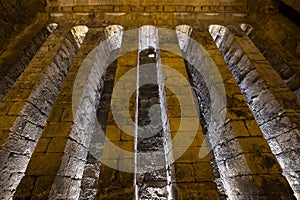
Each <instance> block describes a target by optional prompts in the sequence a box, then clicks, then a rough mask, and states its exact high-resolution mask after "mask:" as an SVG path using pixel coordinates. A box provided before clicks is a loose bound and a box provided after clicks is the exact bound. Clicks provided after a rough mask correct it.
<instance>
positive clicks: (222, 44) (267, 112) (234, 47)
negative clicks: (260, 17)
mask: <svg viewBox="0 0 300 200" xmlns="http://www.w3.org/2000/svg"><path fill="white" fill-rule="evenodd" d="M209 32H210V34H211V36H212V38H213V39H214V40H215V42H216V44H217V47H218V48H219V50H220V52H221V53H222V55H223V57H224V59H225V61H226V63H227V65H228V67H229V69H230V71H231V73H232V74H233V76H234V78H235V80H236V82H237V83H238V85H239V87H240V89H241V91H242V93H243V94H244V96H245V98H246V101H247V102H248V104H249V107H250V109H251V110H252V112H253V115H254V117H255V119H256V121H257V123H258V125H259V126H260V129H261V131H262V133H263V135H264V138H265V139H266V141H267V142H268V144H269V146H270V148H271V150H272V153H273V154H274V155H275V157H276V158H277V161H278V162H279V164H280V166H281V168H282V170H283V175H284V176H285V177H286V179H287V180H288V182H289V184H290V186H291V187H292V189H293V191H294V195H295V196H296V197H297V198H298V196H299V191H298V189H297V185H299V182H298V181H297V180H296V179H295V177H299V174H298V170H299V167H300V166H299V164H298V163H299V147H298V146H299V128H297V127H299V125H298V124H299V120H297V119H296V118H295V117H294V116H295V115H297V113H299V108H300V107H299V104H298V102H297V100H296V97H295V96H294V94H293V93H291V91H290V90H289V89H288V88H287V86H286V85H285V84H284V82H283V81H282V79H281V78H280V77H279V75H278V74H277V73H276V72H275V71H274V70H273V68H272V67H271V66H269V63H268V62H267V61H266V60H265V58H264V57H263V55H262V54H260V53H259V52H258V49H257V48H256V47H255V46H254V45H253V43H251V42H250V41H249V38H248V37H245V36H243V35H234V34H233V33H232V32H231V30H229V29H228V28H226V27H224V26H221V25H210V27H209ZM254 54H255V55H256V56H255V57H253V55H254ZM265 70H268V73H264V72H265ZM271 80H272V82H271ZM275 80H276V81H275ZM276 88H280V90H281V91H280V93H281V94H280V95H279V93H278V91H277V90H276ZM283 96H285V97H289V99H290V102H293V103H287V102H286V99H285V100H283V99H282V98H283ZM289 138H294V139H292V140H291V143H290V144H289V146H286V145H285V141H287V140H290V139H289Z"/></svg>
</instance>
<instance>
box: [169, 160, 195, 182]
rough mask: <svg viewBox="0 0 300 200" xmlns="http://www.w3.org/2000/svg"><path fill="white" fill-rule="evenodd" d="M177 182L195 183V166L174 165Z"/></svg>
mask: <svg viewBox="0 0 300 200" xmlns="http://www.w3.org/2000/svg"><path fill="white" fill-rule="evenodd" d="M174 166H175V171H176V181H177V182H185V183H186V182H188V183H193V182H195V178H194V177H195V174H194V171H193V164H176V163H175V164H174Z"/></svg>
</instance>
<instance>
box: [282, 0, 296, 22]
mask: <svg viewBox="0 0 300 200" xmlns="http://www.w3.org/2000/svg"><path fill="white" fill-rule="evenodd" d="M279 12H280V13H282V14H283V15H284V16H286V17H287V18H288V19H289V20H291V21H292V22H294V23H295V24H297V25H298V26H300V13H299V12H298V11H296V10H295V9H293V8H292V7H290V6H288V5H287V4H285V3H284V2H282V1H279Z"/></svg>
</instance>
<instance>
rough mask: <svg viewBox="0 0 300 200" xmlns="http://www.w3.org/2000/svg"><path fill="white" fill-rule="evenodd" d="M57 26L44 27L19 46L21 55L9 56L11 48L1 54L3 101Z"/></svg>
mask: <svg viewBox="0 0 300 200" xmlns="http://www.w3.org/2000/svg"><path fill="white" fill-rule="evenodd" d="M56 28H57V24H55V23H53V24H48V25H47V26H45V27H43V28H42V29H41V30H40V31H39V32H38V33H37V34H36V35H35V36H34V37H33V38H32V40H31V41H30V42H29V43H28V44H27V45H25V46H22V47H21V48H20V47H19V48H20V49H23V51H22V52H21V54H20V55H16V58H12V57H11V56H10V55H9V57H8V55H7V54H11V53H12V52H10V51H11V49H8V50H7V52H5V53H4V54H2V55H1V70H0V75H1V77H3V78H2V79H1V80H0V91H1V93H0V101H2V99H3V97H4V96H5V95H6V93H7V92H8V90H9V89H10V88H11V87H12V86H13V84H14V83H15V81H16V80H17V79H18V78H19V76H20V75H21V74H22V73H23V71H24V69H25V68H26V67H27V65H28V64H29V63H30V61H31V60H32V58H33V57H34V56H35V54H36V53H37V51H38V50H39V48H40V47H41V46H42V45H43V43H44V42H45V41H46V40H47V38H48V37H49V35H50V34H51V33H52V32H53V31H54V30H55V29H56ZM31 34H32V33H31ZM22 40H26V38H24V37H22ZM14 50H15V51H16V52H14V53H17V52H18V50H17V49H14Z"/></svg>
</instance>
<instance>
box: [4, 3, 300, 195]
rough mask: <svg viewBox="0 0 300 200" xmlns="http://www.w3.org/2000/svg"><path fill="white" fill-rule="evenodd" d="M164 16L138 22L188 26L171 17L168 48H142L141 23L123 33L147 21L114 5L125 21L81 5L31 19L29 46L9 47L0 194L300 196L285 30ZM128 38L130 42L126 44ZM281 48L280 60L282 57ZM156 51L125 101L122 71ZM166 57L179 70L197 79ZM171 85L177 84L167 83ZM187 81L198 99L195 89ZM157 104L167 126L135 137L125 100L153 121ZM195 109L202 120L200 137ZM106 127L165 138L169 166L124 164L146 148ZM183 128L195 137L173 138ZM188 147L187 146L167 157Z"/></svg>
mask: <svg viewBox="0 0 300 200" xmlns="http://www.w3.org/2000/svg"><path fill="white" fill-rule="evenodd" d="M117 8H119V9H121V7H115V9H117ZM165 8H168V9H171V10H172V9H175V10H176V9H179V8H177V7H174V8H169V7H163V9H165ZM187 8H188V7H185V9H187ZM122 9H125V8H123V7H122ZM126 9H127V8H126ZM130 9H134V8H130ZM147 9H149V8H147ZM153 9H160V8H159V7H156V8H153ZM203 9H204V8H203ZM170 12H171V11H170ZM161 16H163V20H160V19H156V18H155V16H147V17H145V18H141V19H140V21H139V22H138V24H143V25H144V24H149V20H150V19H152V18H154V21H155V23H157V26H156V27H159V25H161V26H163V25H166V24H165V23H167V22H168V20H171V21H172V24H173V22H176V23H178V24H184V23H182V22H186V24H190V25H181V26H177V27H176V26H174V27H170V28H172V29H173V30H174V31H173V32H172V34H169V35H168V34H167V35H164V34H162V35H160V36H159V37H158V38H156V39H159V43H160V44H161V45H162V46H160V47H159V48H161V49H159V48H157V49H153V48H152V49H151V48H149V46H146V48H144V49H143V51H140V52H139V51H137V50H138V44H139V43H138V41H136V43H134V42H132V38H131V37H130V36H134V37H136V35H138V31H136V32H133V34H132V35H130V34H129V35H126V36H124V37H122V34H123V33H124V32H125V30H124V28H123V27H135V28H140V27H141V26H139V25H133V24H132V23H131V22H128V26H126V25H127V24H126V20H128V19H131V17H132V18H133V17H134V16H129V18H127V16H125V17H124V18H123V16H122V15H119V16H117V15H116V16H114V17H111V19H110V21H109V24H120V25H114V26H109V25H108V24H105V25H104V24H103V23H102V22H101V23H99V21H93V20H91V21H89V20H90V18H89V17H90V16H85V15H82V16H79V15H74V16H72V19H70V20H68V19H62V18H60V19H56V20H53V21H54V22H56V23H57V24H58V26H57V28H56V24H52V23H51V22H50V21H48V20H46V21H43V23H40V24H39V25H38V26H39V28H37V27H35V28H33V29H32V33H33V32H34V33H35V34H34V36H33V37H32V38H33V39H32V42H28V43H26V44H27V45H24V46H23V49H22V50H20V51H19V53H20V54H19V55H21V56H20V57H19V58H17V57H16V55H11V59H10V60H11V61H12V60H13V65H11V66H13V68H11V70H12V71H7V73H5V75H6V76H7V77H9V79H7V78H5V79H3V80H2V79H1V81H2V82H1V83H2V85H3V88H4V90H3V91H4V92H3V94H2V95H3V98H2V97H1V98H2V101H1V102H0V146H1V147H0V160H1V163H0V198H1V199H10V198H16V199H25V198H40V199H47V198H49V199H67V198H69V199H86V198H91V199H93V198H95V199H111V198H117V197H120V196H122V198H123V197H124V199H132V197H133V196H134V195H135V196H136V197H151V198H152V197H153V198H154V197H155V198H158V199H161V200H162V199H166V198H170V199H172V198H174V199H176V198H177V197H176V196H177V195H178V197H179V198H180V199H185V198H190V199H200V198H206V197H209V198H210V199H226V198H229V199H247V198H266V199H276V198H278V197H280V198H281V199H295V196H296V198H298V199H299V198H300V196H299V195H300V191H299V180H300V172H299V171H300V166H299V165H300V160H299V158H300V156H299V152H300V150H299V135H300V133H299V131H300V129H299V123H300V121H299V119H300V106H299V103H298V101H297V98H296V95H295V93H293V91H294V92H296V94H298V91H299V85H298V82H299V81H297V80H298V79H297V77H296V76H295V75H294V74H297V73H298V72H297V71H296V70H294V71H292V70H293V69H295V68H297V65H289V62H287V63H282V62H283V61H285V59H286V58H289V59H291V60H294V61H295V62H296V61H297V59H298V58H296V57H297V56H296V55H292V54H291V53H290V52H286V49H285V50H284V49H283V48H282V47H280V48H279V46H278V45H279V43H278V41H277V42H276V41H271V40H268V42H266V43H264V42H261V41H262V40H264V37H260V35H255V30H256V29H257V30H258V31H259V30H260V28H256V27H255V26H253V28H254V30H252V31H249V27H247V28H246V29H244V31H245V32H243V31H242V30H241V29H240V23H236V24H232V23H230V24H226V27H225V26H222V25H211V26H209V25H210V21H205V20H200V19H199V20H197V19H196V18H193V20H192V21H191V20H190V19H189V20H186V21H185V20H184V19H183V18H184V17H182V16H180V17H178V18H176V17H174V16H173V15H172V16H173V18H171V19H168V18H169V17H170V16H171V15H170V14H166V15H163V14H160V15H158V16H157V18H160V17H161ZM139 17H140V15H139ZM58 18H59V17H58ZM53 19H54V18H53ZM143 20H144V21H143ZM246 21H247V20H246ZM120 22H122V23H120ZM188 22H189V23H188ZM97 23H99V24H97ZM159 23H162V24H159ZM48 24H50V25H51V26H47V25H48ZM193 24H194V25H195V26H193ZM245 24H247V22H245ZM121 25H122V26H121ZM151 27H152V26H151ZM153 27H154V26H153ZM250 28H251V27H250ZM51 32H52V33H51ZM158 32H161V33H164V32H163V31H162V29H159V31H158ZM50 33H51V34H50ZM246 33H247V34H246ZM146 35H147V34H146ZM149 37H150V36H149ZM105 39H107V40H106V41H105V42H103V41H104V40H105ZM251 40H252V41H253V42H252V41H251ZM149 41H150V42H149V44H150V43H151V42H154V40H153V41H151V40H149ZM192 41H194V42H192ZM121 43H122V45H124V46H122V45H121ZM99 44H100V45H99ZM166 44H167V45H166ZM198 44H201V45H200V46H199V45H198ZM254 44H255V45H256V46H257V47H256V46H255V45H254ZM273 44H274V45H273ZM126 45H128V46H126ZM143 45H148V43H147V44H146V43H145V44H143ZM164 45H165V46H164ZM150 46H151V45H150ZM270 46H273V48H271V47H270ZM165 47H172V51H174V52H180V53H178V54H175V53H174V52H169V51H167V50H164V48H165ZM277 47H278V48H277ZM128 49H131V50H132V51H130V52H129V53H127V54H125V55H122V54H120V52H121V53H122V52H123V51H124V50H125V51H126V50H128ZM259 51H261V52H263V53H264V54H262V53H261V52H259ZM120 55H121V56H120ZM153 55H154V56H156V57H154V58H153V57H152V56H153ZM264 55H265V57H264ZM272 55H279V56H280V58H281V59H279V60H278V62H277V61H273V60H272V59H271V57H272ZM119 56H120V57H119ZM5 57H7V58H8V57H9V54H5ZM3 58H4V57H3ZM267 60H268V61H269V62H268V61H267ZM111 61H113V62H112V63H110V62H111ZM151 62H155V64H156V68H155V70H153V72H151V73H156V75H157V81H158V82H157V85H155V84H152V85H151V84H150V85H145V86H143V87H141V88H140V89H139V90H138V91H137V94H138V95H135V94H133V95H132V96H131V97H130V99H129V100H128V99H126V98H127V97H125V96H123V95H120V96H117V99H118V100H120V101H119V103H120V102H127V103H128V105H126V106H125V107H126V110H125V108H124V105H121V104H112V103H111V102H114V100H115V99H113V98H114V96H113V92H114V89H115V87H116V85H117V83H118V81H120V79H121V77H122V76H123V75H124V74H125V73H127V72H129V71H130V70H131V69H134V68H135V67H136V66H137V64H138V63H140V64H141V65H143V64H147V63H151ZM157 63H158V65H157ZM278 63H280V64H278ZM159 64H162V65H165V66H168V67H170V68H171V69H172V70H174V71H177V72H178V73H179V74H180V76H182V77H184V79H185V80H187V84H186V83H185V82H180V81H178V80H179V79H178V77H177V76H174V74H172V73H171V71H170V70H171V69H166V68H164V67H162V66H160V65H159ZM270 64H271V65H272V66H273V67H272V66H271V65H270ZM282 66H283V67H282ZM107 67H108V68H107ZM168 70H169V71H168ZM16 71H17V72H18V73H19V74H20V76H19V75H17V73H16ZM292 72H295V73H294V74H292ZM139 73H141V72H139ZM149 73H150V72H149ZM12 74H13V75H14V77H13V76H12ZM146 75H148V74H146ZM297 75H298V74H297ZM4 77H5V76H4ZM145 77H147V76H145ZM136 78H137V77H135V76H134V77H131V78H130V79H129V80H126V84H127V85H125V86H126V87H125V86H124V87H121V88H119V89H120V90H119V91H118V92H119V94H125V93H126V91H127V86H130V87H131V88H132V87H133V88H136V87H137V82H136V80H135V79H136ZM177 79H178V80H177ZM5 80H6V81H8V82H5ZM172 80H176V81H178V82H176V81H175V82H174V81H173V82H172ZM3 81H4V82H3ZM8 83H9V84H8ZM178 83H179V84H180V86H178ZM168 84H170V86H171V87H173V88H175V89H174V90H172V89H169V88H167V87H164V86H165V85H168ZM0 87H1V86H0ZM186 87H188V89H189V92H190V93H191V94H193V95H194V96H193V98H189V99H187V98H186V96H185V94H186V92H187V90H186V89H185V88H186ZM5 91H7V92H5ZM216 94H217V95H219V96H217V97H216V96H214V95H216ZM219 97H224V99H223V98H219ZM115 98H116V97H115ZM122 98H124V99H122ZM123 100H124V101H123ZM128 101H129V102H128ZM182 101H184V102H185V104H184V105H185V107H183V108H182V107H181V106H182ZM158 103H160V104H161V107H160V112H161V113H163V114H162V115H161V116H160V117H162V119H159V118H158V119H159V120H161V122H162V123H161V125H162V129H161V130H162V131H161V132H159V133H161V134H157V135H155V136H153V137H151V138H147V139H144V138H137V139H136V140H135V139H134V138H133V137H132V136H130V135H128V134H127V133H126V131H124V130H122V127H119V124H118V122H117V121H115V120H116V116H113V115H114V113H113V112H114V111H113V110H112V109H117V110H118V112H117V113H119V114H120V115H121V116H122V115H123V114H124V113H125V112H127V114H128V113H129V114H130V117H131V119H132V120H133V121H134V120H136V122H138V123H139V125H148V124H149V123H150V122H149V117H151V116H150V111H151V109H153V108H151V107H152V106H153V105H154V104H158ZM194 104H196V105H197V106H196V108H191V107H192V106H194ZM113 106H115V107H113ZM136 107H137V108H139V109H138V110H137V111H136V110H135V109H136ZM150 108H151V109H150ZM128 109H129V110H128ZM220 116H221V117H220ZM193 120H196V121H197V123H198V126H197V130H196V134H195V136H193V135H191V132H192V131H193V130H192V127H193V126H194V125H195V123H194V122H195V121H193ZM126 123H128V122H125V124H123V125H130V123H129V124H126ZM139 131H140V130H139V129H137V131H136V132H135V133H139ZM98 132H103V133H104V134H106V135H105V136H106V140H107V139H109V140H110V141H111V142H112V143H113V144H115V145H117V146H119V147H121V149H123V150H126V151H128V152H130V153H131V154H130V155H134V152H148V151H149V150H153V149H157V148H160V147H163V151H162V152H160V153H163V155H162V157H163V160H164V162H165V163H163V164H165V166H164V167H163V168H162V169H160V170H154V171H153V172H151V173H148V172H147V173H139V174H138V175H137V174H133V173H129V172H123V171H122V170H121V168H122V167H127V169H132V170H133V171H134V169H138V167H139V164H141V163H138V159H136V158H138V157H134V156H128V155H129V154H128V155H127V154H126V155H125V156H124V155H121V154H123V152H124V151H121V152H118V151H110V150H111V149H108V150H107V149H106V148H105V147H106V146H105V145H107V143H105V139H104V138H100V137H98V136H95V135H94V133H98ZM168 134H169V135H168ZM96 135H97V134H96ZM178 135H184V136H185V137H184V139H187V140H190V141H192V142H191V144H190V145H188V146H186V145H184V142H186V141H178V140H175V139H174V138H176V137H177V136H178ZM103 137H104V136H103ZM170 139H172V140H171V142H170ZM204 140H205V141H206V143H205V144H204V143H203V141H204ZM182 142H183V143H182ZM149 144H151V145H149ZM93 145H95V146H93ZM91 147H94V148H96V150H95V151H93V149H92V148H91ZM181 149H185V151H184V154H183V155H182V156H180V157H179V158H178V159H177V160H175V162H174V163H172V164H168V162H169V161H170V160H172V159H173V156H175V157H176V154H177V153H178V152H180V151H181ZM204 149H205V150H206V151H209V150H210V149H212V150H211V152H210V153H208V152H204ZM95 152H97V154H95ZM199 152H202V153H203V152H204V154H205V156H203V157H201V156H202V154H199ZM151 158H152V157H151V156H150V157H147V161H150V160H151ZM101 161H105V162H106V164H107V163H109V164H110V165H111V166H114V169H112V167H109V166H106V165H104V164H103V162H102V163H101ZM140 166H142V165H140ZM147 167H150V168H151V167H153V166H147ZM137 189H138V190H137Z"/></svg>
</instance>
